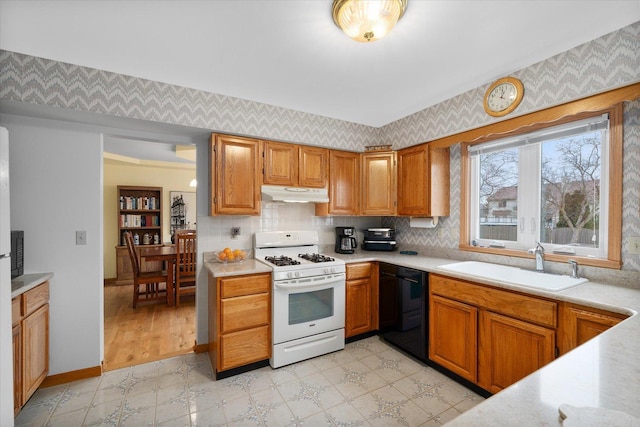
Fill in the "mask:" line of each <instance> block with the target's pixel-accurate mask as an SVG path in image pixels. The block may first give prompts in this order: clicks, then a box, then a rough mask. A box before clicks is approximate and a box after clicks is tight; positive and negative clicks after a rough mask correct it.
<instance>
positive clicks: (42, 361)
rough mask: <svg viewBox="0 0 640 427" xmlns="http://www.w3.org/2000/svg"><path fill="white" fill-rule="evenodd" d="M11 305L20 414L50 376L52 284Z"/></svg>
mask: <svg viewBox="0 0 640 427" xmlns="http://www.w3.org/2000/svg"><path fill="white" fill-rule="evenodd" d="M11 303H12V304H11V305H12V310H11V311H12V325H13V394H14V413H15V414H16V415H17V414H18V413H19V412H20V409H21V408H22V406H24V404H25V403H26V402H27V400H29V398H30V397H31V396H32V395H33V393H35V391H36V390H37V389H38V387H39V386H40V384H42V381H44V379H45V378H46V377H47V375H48V373H49V282H43V283H41V284H40V285H38V286H36V287H34V288H32V289H30V290H28V291H26V292H25V293H23V294H22V295H19V296H17V297H15V298H13V300H12V301H11Z"/></svg>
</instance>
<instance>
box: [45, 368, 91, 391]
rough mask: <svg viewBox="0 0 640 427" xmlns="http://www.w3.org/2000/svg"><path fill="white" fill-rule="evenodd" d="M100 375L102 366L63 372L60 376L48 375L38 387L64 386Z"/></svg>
mask: <svg viewBox="0 0 640 427" xmlns="http://www.w3.org/2000/svg"><path fill="white" fill-rule="evenodd" d="M101 375H102V366H92V367H90V368H84V369H78V370H77V371H69V372H63V373H61V374H56V375H49V376H48V377H46V378H45V379H44V381H42V384H41V385H40V387H42V388H46V387H52V386H54V385H60V384H66V383H70V382H72V381H77V380H86V379H87V378H93V377H99V376H101Z"/></svg>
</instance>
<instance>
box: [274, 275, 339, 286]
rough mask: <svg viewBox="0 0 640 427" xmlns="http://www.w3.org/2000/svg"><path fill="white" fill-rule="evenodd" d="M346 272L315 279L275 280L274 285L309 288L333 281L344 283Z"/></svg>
mask: <svg viewBox="0 0 640 427" xmlns="http://www.w3.org/2000/svg"><path fill="white" fill-rule="evenodd" d="M344 279H345V274H344V273H340V274H334V275H331V276H326V277H323V278H322V279H314V280H305V279H292V280H290V281H289V280H286V281H284V282H275V283H274V284H273V286H274V287H275V288H276V289H291V290H297V289H307V288H318V287H326V285H328V284H331V283H336V284H340V283H344Z"/></svg>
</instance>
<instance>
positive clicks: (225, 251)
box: [222, 248, 232, 255]
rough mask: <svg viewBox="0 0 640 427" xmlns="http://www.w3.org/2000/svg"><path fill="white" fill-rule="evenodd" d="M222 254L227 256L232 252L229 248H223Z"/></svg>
mask: <svg viewBox="0 0 640 427" xmlns="http://www.w3.org/2000/svg"><path fill="white" fill-rule="evenodd" d="M222 252H224V253H225V254H227V255H228V254H230V253H231V252H232V251H231V248H224V249H223V250H222Z"/></svg>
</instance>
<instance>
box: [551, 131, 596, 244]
mask: <svg viewBox="0 0 640 427" xmlns="http://www.w3.org/2000/svg"><path fill="white" fill-rule="evenodd" d="M601 139H602V138H601V132H599V131H595V132H588V133H584V134H582V135H578V136H573V137H571V138H563V139H556V140H552V141H547V142H545V143H543V144H542V159H541V161H542V164H541V170H542V176H541V179H542V182H541V184H542V185H541V188H542V194H541V204H540V208H541V222H542V225H543V226H542V227H541V230H540V241H541V242H545V243H552V244H557V245H571V246H582V247H594V248H597V247H598V246H599V244H600V242H599V241H598V236H599V217H600V163H601V149H602V141H601Z"/></svg>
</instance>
